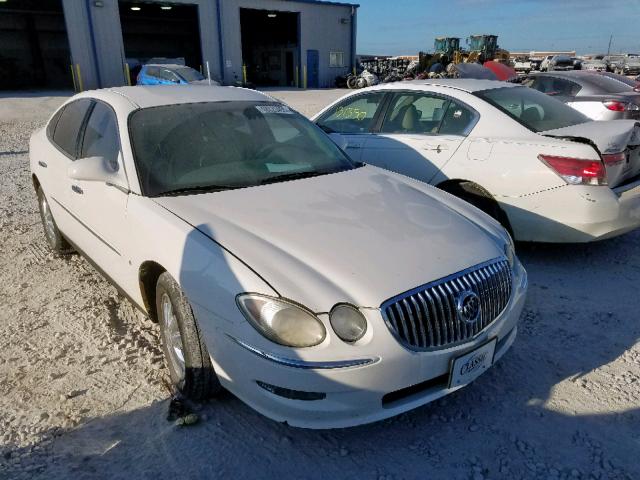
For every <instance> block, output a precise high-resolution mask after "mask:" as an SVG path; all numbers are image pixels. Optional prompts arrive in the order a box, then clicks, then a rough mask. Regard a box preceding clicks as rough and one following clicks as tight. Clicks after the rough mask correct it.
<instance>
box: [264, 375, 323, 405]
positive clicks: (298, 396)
mask: <svg viewBox="0 0 640 480" xmlns="http://www.w3.org/2000/svg"><path fill="white" fill-rule="evenodd" d="M256 383H257V384H258V386H259V387H261V388H264V389H265V390H266V391H267V392H271V393H273V394H274V395H278V396H279V397H284V398H290V399H291V400H305V401H312V400H322V399H324V398H326V397H327V394H326V393H322V392H302V391H300V390H291V389H290V388H284V387H277V386H275V385H271V384H269V383H265V382H261V381H260V380H256Z"/></svg>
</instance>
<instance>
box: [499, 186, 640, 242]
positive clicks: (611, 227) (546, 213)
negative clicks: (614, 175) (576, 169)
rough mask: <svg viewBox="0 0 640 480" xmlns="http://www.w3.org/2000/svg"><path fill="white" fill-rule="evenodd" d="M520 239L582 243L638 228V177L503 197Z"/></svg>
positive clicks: (507, 212)
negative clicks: (624, 181) (623, 182)
mask: <svg viewBox="0 0 640 480" xmlns="http://www.w3.org/2000/svg"><path fill="white" fill-rule="evenodd" d="M501 204H502V207H503V209H504V211H505V212H506V214H507V216H508V218H509V221H510V222H511V226H512V228H513V231H514V234H515V237H516V239H517V240H520V241H533V242H551V243H556V242H557V243H584V242H592V241H597V240H604V239H607V238H612V237H615V236H618V235H622V234H624V233H627V232H630V231H632V230H634V229H636V228H638V227H640V180H636V181H635V182H633V183H630V184H627V185H625V186H624V187H619V188H616V189H613V190H612V189H610V188H609V187H607V186H602V187H593V186H580V185H566V186H562V187H558V188H555V189H552V190H547V191H544V192H539V193H536V194H533V195H528V196H526V197H518V198H503V199H501Z"/></svg>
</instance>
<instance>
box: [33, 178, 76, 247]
mask: <svg viewBox="0 0 640 480" xmlns="http://www.w3.org/2000/svg"><path fill="white" fill-rule="evenodd" d="M36 195H37V197H38V210H39V211H40V220H41V221H42V228H43V229H44V236H45V239H46V240H47V245H49V248H50V249H51V250H52V251H53V253H56V254H58V255H64V254H67V253H71V252H73V248H72V247H71V245H69V242H67V240H66V239H65V238H64V237H63V236H62V233H61V232H60V230H59V229H58V225H57V224H56V221H55V219H54V218H53V213H51V208H50V207H49V201H48V200H47V197H46V196H45V194H44V191H43V190H42V187H40V186H39V187H38V189H37V191H36Z"/></svg>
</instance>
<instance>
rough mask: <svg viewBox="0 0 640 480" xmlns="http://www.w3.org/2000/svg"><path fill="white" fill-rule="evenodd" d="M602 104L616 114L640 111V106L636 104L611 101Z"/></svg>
mask: <svg viewBox="0 0 640 480" xmlns="http://www.w3.org/2000/svg"><path fill="white" fill-rule="evenodd" d="M602 104H603V105H604V106H605V107H607V108H608V109H609V110H612V111H614V112H627V111H636V110H640V106H638V105H636V104H635V103H625V102H618V101H617V100H609V101H606V102H602Z"/></svg>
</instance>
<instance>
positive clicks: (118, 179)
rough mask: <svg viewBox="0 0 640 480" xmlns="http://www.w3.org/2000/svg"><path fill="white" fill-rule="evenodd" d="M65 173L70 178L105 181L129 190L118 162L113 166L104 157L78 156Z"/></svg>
mask: <svg viewBox="0 0 640 480" xmlns="http://www.w3.org/2000/svg"><path fill="white" fill-rule="evenodd" d="M67 175H68V177H69V178H71V179H72V180H83V181H85V182H105V183H108V184H110V185H113V186H115V187H118V188H120V189H123V190H127V191H129V186H128V184H127V181H126V179H124V175H123V174H122V172H121V171H120V168H119V165H118V163H116V164H115V166H114V165H112V164H111V162H109V161H108V160H107V159H106V158H104V157H86V158H79V159H77V160H76V161H74V162H73V163H72V164H71V165H70V166H69V168H68V170H67Z"/></svg>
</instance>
